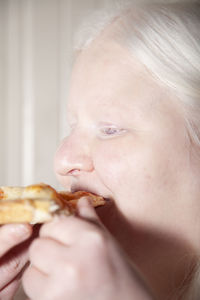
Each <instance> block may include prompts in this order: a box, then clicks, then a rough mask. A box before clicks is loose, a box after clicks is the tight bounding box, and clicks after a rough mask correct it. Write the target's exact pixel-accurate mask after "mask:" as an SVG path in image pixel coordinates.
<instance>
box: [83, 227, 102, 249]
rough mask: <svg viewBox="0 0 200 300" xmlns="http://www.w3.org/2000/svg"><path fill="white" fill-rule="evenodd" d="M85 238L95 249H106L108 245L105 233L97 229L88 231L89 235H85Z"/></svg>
mask: <svg viewBox="0 0 200 300" xmlns="http://www.w3.org/2000/svg"><path fill="white" fill-rule="evenodd" d="M85 238H86V239H87V242H88V243H89V244H90V246H91V245H93V246H95V247H96V246H99V247H100V246H101V247H104V246H105V244H106V238H105V235H104V234H103V232H101V231H100V230H97V229H92V230H89V231H87V233H86V234H85Z"/></svg>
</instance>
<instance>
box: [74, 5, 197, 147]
mask: <svg viewBox="0 0 200 300" xmlns="http://www.w3.org/2000/svg"><path fill="white" fill-rule="evenodd" d="M145 2H146V3H145ZM109 25H111V26H112V29H113V32H114V34H113V35H112V38H113V39H114V40H115V41H117V42H118V43H120V44H121V45H122V46H124V47H126V48H128V49H129V50H130V53H132V54H133V56H134V57H135V58H137V59H138V60H139V61H140V62H141V63H142V64H143V65H144V66H145V67H146V68H147V69H148V70H149V71H150V72H151V74H152V75H153V77H154V78H155V79H157V81H159V83H160V84H162V85H164V86H165V87H168V88H169V89H170V90H171V91H172V92H174V93H175V95H176V96H177V97H178V98H179V99H180V100H181V101H182V102H183V103H185V104H186V106H185V107H186V109H185V120H186V125H187V126H186V128H187V131H188V133H189V136H190V138H191V140H192V141H193V142H195V144H197V145H199V146H200V3H198V1H192V0H190V1H178V2H174V3H173V2H172V3H160V1H159V2H157V3H156V2H155V1H154V2H152V1H150V2H149V1H148V2H147V1H141V0H140V1H139V2H138V3H137V4H136V3H134V4H129V3H128V5H127V4H126V5H125V7H124V5H118V6H116V7H115V9H113V10H112V11H99V12H97V13H95V14H93V16H92V18H89V21H88V22H87V23H85V24H84V25H83V26H82V27H81V29H80V31H79V33H78V34H77V36H76V39H75V50H76V51H78V52H79V51H81V50H84V49H85V48H87V47H89V45H90V44H91V43H92V42H93V41H94V40H95V39H96V38H97V37H99V36H100V35H101V33H102V32H103V31H104V29H106V28H108V26H109Z"/></svg>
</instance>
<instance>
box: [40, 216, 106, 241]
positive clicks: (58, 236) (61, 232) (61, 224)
mask: <svg viewBox="0 0 200 300" xmlns="http://www.w3.org/2000/svg"><path fill="white" fill-rule="evenodd" d="M99 230H100V226H99V225H98V227H97V224H95V223H94V222H88V221H87V220H85V219H81V218H78V217H74V216H70V217H66V216H60V217H57V218H54V220H53V221H52V222H49V223H46V224H44V225H43V226H42V228H41V230H40V237H49V238H52V239H54V240H57V241H59V242H60V243H63V244H65V245H66V246H72V245H74V244H76V243H79V241H80V240H82V239H83V237H84V236H85V235H87V234H88V233H90V232H94V231H95V232H96V231H99Z"/></svg>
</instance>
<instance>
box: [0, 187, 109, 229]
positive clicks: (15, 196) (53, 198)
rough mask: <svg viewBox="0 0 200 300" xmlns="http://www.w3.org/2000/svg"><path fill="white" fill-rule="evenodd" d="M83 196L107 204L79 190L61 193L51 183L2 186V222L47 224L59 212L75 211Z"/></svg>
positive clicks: (98, 197)
mask: <svg viewBox="0 0 200 300" xmlns="http://www.w3.org/2000/svg"><path fill="white" fill-rule="evenodd" d="M81 197H89V200H90V202H91V204H92V206H93V207H97V206H101V205H104V204H105V200H104V199H103V198H102V197H100V196H97V195H94V194H91V193H88V192H85V191H78V192H75V193H70V192H65V191H62V192H57V191H56V190H55V189H54V188H52V187H51V186H50V185H47V184H43V183H41V184H35V185H30V186H27V187H16V188H15V187H1V188H0V224H7V223H24V222H28V223H43V222H47V221H49V220H51V219H52V217H53V216H54V215H55V214H60V213H64V214H65V215H71V214H74V213H75V212H76V210H77V202H78V200H79V199H80V198H81Z"/></svg>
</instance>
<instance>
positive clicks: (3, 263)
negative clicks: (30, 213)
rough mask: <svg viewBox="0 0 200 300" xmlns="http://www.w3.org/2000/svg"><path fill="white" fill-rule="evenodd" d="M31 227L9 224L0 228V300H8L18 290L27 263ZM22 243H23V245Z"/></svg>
mask: <svg viewBox="0 0 200 300" xmlns="http://www.w3.org/2000/svg"><path fill="white" fill-rule="evenodd" d="M31 234H32V227H31V226H30V225H28V224H27V225H25V224H15V225H14V224H9V225H4V226H1V227H0V299H1V300H4V299H5V300H10V299H13V296H14V294H15V292H16V290H17V289H18V286H19V283H20V278H21V273H22V270H23V268H24V266H25V265H26V263H27V261H28V251H27V247H28V245H27V243H26V242H24V241H25V240H27V239H28V238H29V237H30V236H31ZM23 242H24V243H23Z"/></svg>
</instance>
